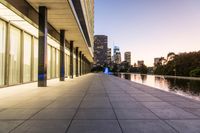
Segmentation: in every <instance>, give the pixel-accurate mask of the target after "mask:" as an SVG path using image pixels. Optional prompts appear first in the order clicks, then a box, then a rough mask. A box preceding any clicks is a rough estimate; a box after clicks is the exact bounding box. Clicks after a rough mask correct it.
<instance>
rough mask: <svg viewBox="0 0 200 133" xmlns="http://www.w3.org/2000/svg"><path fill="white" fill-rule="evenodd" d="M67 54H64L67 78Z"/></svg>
mask: <svg viewBox="0 0 200 133" xmlns="http://www.w3.org/2000/svg"><path fill="white" fill-rule="evenodd" d="M67 67H68V66H67V54H65V76H67Z"/></svg>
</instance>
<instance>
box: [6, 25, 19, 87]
mask: <svg viewBox="0 0 200 133" xmlns="http://www.w3.org/2000/svg"><path fill="white" fill-rule="evenodd" d="M20 39H21V31H20V30H19V29H17V28H15V27H13V26H11V27H10V63H9V64H10V67H9V84H10V85H12V84H17V83H20V57H21V56H20V53H21V51H20V49H21V48H20V43H21V40H20Z"/></svg>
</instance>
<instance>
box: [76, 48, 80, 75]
mask: <svg viewBox="0 0 200 133" xmlns="http://www.w3.org/2000/svg"><path fill="white" fill-rule="evenodd" d="M78 76H79V75H78V47H76V77H78Z"/></svg>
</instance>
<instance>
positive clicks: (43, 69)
mask: <svg viewBox="0 0 200 133" xmlns="http://www.w3.org/2000/svg"><path fill="white" fill-rule="evenodd" d="M47 31H48V29H47V8H46V7H45V6H40V7H39V41H38V87H46V86H47V34H48V33H47Z"/></svg>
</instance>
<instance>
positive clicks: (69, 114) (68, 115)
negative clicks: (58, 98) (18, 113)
mask: <svg viewBox="0 0 200 133" xmlns="http://www.w3.org/2000/svg"><path fill="white" fill-rule="evenodd" d="M75 112H76V109H52V108H48V109H44V110H42V111H40V112H39V113H37V114H36V115H35V116H33V117H32V118H31V119H38V120H53V119H56V120H62V119H65V120H66V119H68V120H71V119H72V118H73V116H74V114H75Z"/></svg>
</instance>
